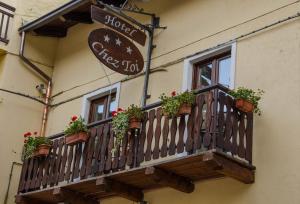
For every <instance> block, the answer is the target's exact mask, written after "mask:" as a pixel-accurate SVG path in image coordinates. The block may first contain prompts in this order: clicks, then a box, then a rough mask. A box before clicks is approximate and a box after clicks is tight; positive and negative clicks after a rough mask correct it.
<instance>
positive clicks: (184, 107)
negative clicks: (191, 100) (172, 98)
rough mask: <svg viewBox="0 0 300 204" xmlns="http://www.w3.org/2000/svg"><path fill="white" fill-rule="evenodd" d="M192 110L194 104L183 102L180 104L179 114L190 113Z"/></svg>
mask: <svg viewBox="0 0 300 204" xmlns="http://www.w3.org/2000/svg"><path fill="white" fill-rule="evenodd" d="M191 112H192V106H191V105H190V104H187V103H183V104H181V105H180V107H179V110H178V113H177V115H178V116H180V115H189V114H191Z"/></svg>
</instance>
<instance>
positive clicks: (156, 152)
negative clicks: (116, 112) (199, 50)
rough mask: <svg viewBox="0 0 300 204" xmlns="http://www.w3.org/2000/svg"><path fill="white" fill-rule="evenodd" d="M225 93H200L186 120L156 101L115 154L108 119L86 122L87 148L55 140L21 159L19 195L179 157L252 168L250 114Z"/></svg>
mask: <svg viewBox="0 0 300 204" xmlns="http://www.w3.org/2000/svg"><path fill="white" fill-rule="evenodd" d="M224 90H225V88H224V87H222V86H220V85H215V86H212V87H208V88H206V89H202V90H199V91H198V92H197V97H196V104H195V106H194V107H193V110H192V114H191V115H188V116H181V117H178V118H168V117H165V116H163V114H162V109H161V107H160V106H159V105H160V103H156V104H154V105H150V106H147V107H146V108H145V109H146V111H145V115H144V120H143V124H142V128H141V131H140V132H128V134H127V135H126V136H125V137H124V139H123V141H122V143H121V145H118V146H117V147H115V151H112V150H113V148H114V147H113V146H114V141H115V137H114V133H113V131H112V129H111V122H110V119H109V120H106V121H105V122H99V123H98V124H90V125H89V126H90V127H91V128H90V138H89V141H88V142H87V143H85V144H77V145H76V146H67V145H65V140H64V137H58V136H55V137H53V138H55V139H53V148H52V150H51V154H50V155H49V156H48V157H47V158H44V159H43V158H33V159H28V160H25V162H24V165H23V169H22V174H21V179H20V185H19V192H28V191H33V190H38V189H43V188H48V187H52V186H56V185H58V184H59V183H60V182H73V181H74V180H76V179H81V180H82V179H86V178H88V177H94V176H98V175H102V174H108V173H111V172H117V171H122V170H125V169H130V168H136V167H138V166H140V165H144V164H146V163H147V162H150V161H151V162H153V163H155V160H158V159H163V158H166V159H168V157H172V156H174V155H177V156H180V155H178V154H181V153H184V154H194V153H196V152H201V151H207V150H218V151H222V152H223V153H225V154H228V155H229V156H232V157H235V158H237V159H239V160H242V161H243V162H247V163H249V164H251V163H252V129H253V127H252V126H253V114H252V113H248V114H246V113H243V112H241V111H239V110H237V109H236V108H235V106H234V101H233V99H232V98H231V97H230V96H229V95H227V94H226V92H224Z"/></svg>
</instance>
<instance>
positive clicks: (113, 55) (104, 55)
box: [88, 6, 146, 75]
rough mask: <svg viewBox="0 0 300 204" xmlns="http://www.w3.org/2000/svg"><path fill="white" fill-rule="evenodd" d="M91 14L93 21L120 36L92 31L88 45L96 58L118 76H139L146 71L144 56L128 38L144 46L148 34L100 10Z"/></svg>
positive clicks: (96, 9)
mask: <svg viewBox="0 0 300 204" xmlns="http://www.w3.org/2000/svg"><path fill="white" fill-rule="evenodd" d="M91 13H92V19H94V20H96V21H98V22H100V23H102V24H104V25H106V26H107V27H110V28H112V29H114V30H116V31H118V32H119V33H118V32H115V31H113V30H111V29H107V28H100V29H96V30H94V31H92V32H91V33H90V35H89V38H88V43H89V46H90V49H91V50H92V51H93V53H94V54H95V56H96V57H97V58H98V59H99V60H100V61H101V62H102V63H103V64H105V65H106V66H107V67H109V68H110V69H112V70H114V71H116V72H118V73H121V74H125V75H135V74H138V73H139V72H141V71H142V70H143V68H144V59H143V56H142V54H141V52H140V51H139V49H138V48H137V47H136V46H135V44H134V43H132V42H131V41H130V40H129V39H127V37H128V38H130V39H132V40H134V41H136V42H137V43H139V44H141V45H143V46H144V45H145V42H146V35H145V33H144V32H142V31H140V30H138V29H136V28H135V27H134V26H132V25H131V24H129V23H128V22H126V21H124V20H123V19H121V18H119V17H117V16H115V15H112V14H111V13H108V12H106V11H104V10H103V9H100V8H98V7H96V6H92V8H91ZM120 33H121V34H120ZM123 35H124V36H123ZM125 36H126V37H125Z"/></svg>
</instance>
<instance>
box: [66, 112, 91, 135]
mask: <svg viewBox="0 0 300 204" xmlns="http://www.w3.org/2000/svg"><path fill="white" fill-rule="evenodd" d="M80 132H85V133H86V132H88V128H87V125H86V123H85V121H84V119H83V118H82V117H81V116H80V117H79V118H78V117H77V116H73V117H72V118H71V121H70V123H69V125H68V126H67V128H66V130H65V131H64V133H65V135H73V134H76V133H80Z"/></svg>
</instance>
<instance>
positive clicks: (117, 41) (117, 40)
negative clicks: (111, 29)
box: [116, 38, 122, 46]
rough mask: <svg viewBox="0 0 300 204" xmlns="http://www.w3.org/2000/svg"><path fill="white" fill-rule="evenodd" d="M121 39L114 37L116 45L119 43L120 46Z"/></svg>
mask: <svg viewBox="0 0 300 204" xmlns="http://www.w3.org/2000/svg"><path fill="white" fill-rule="evenodd" d="M121 43H122V42H121V40H120V39H119V38H118V39H116V45H119V46H121Z"/></svg>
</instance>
